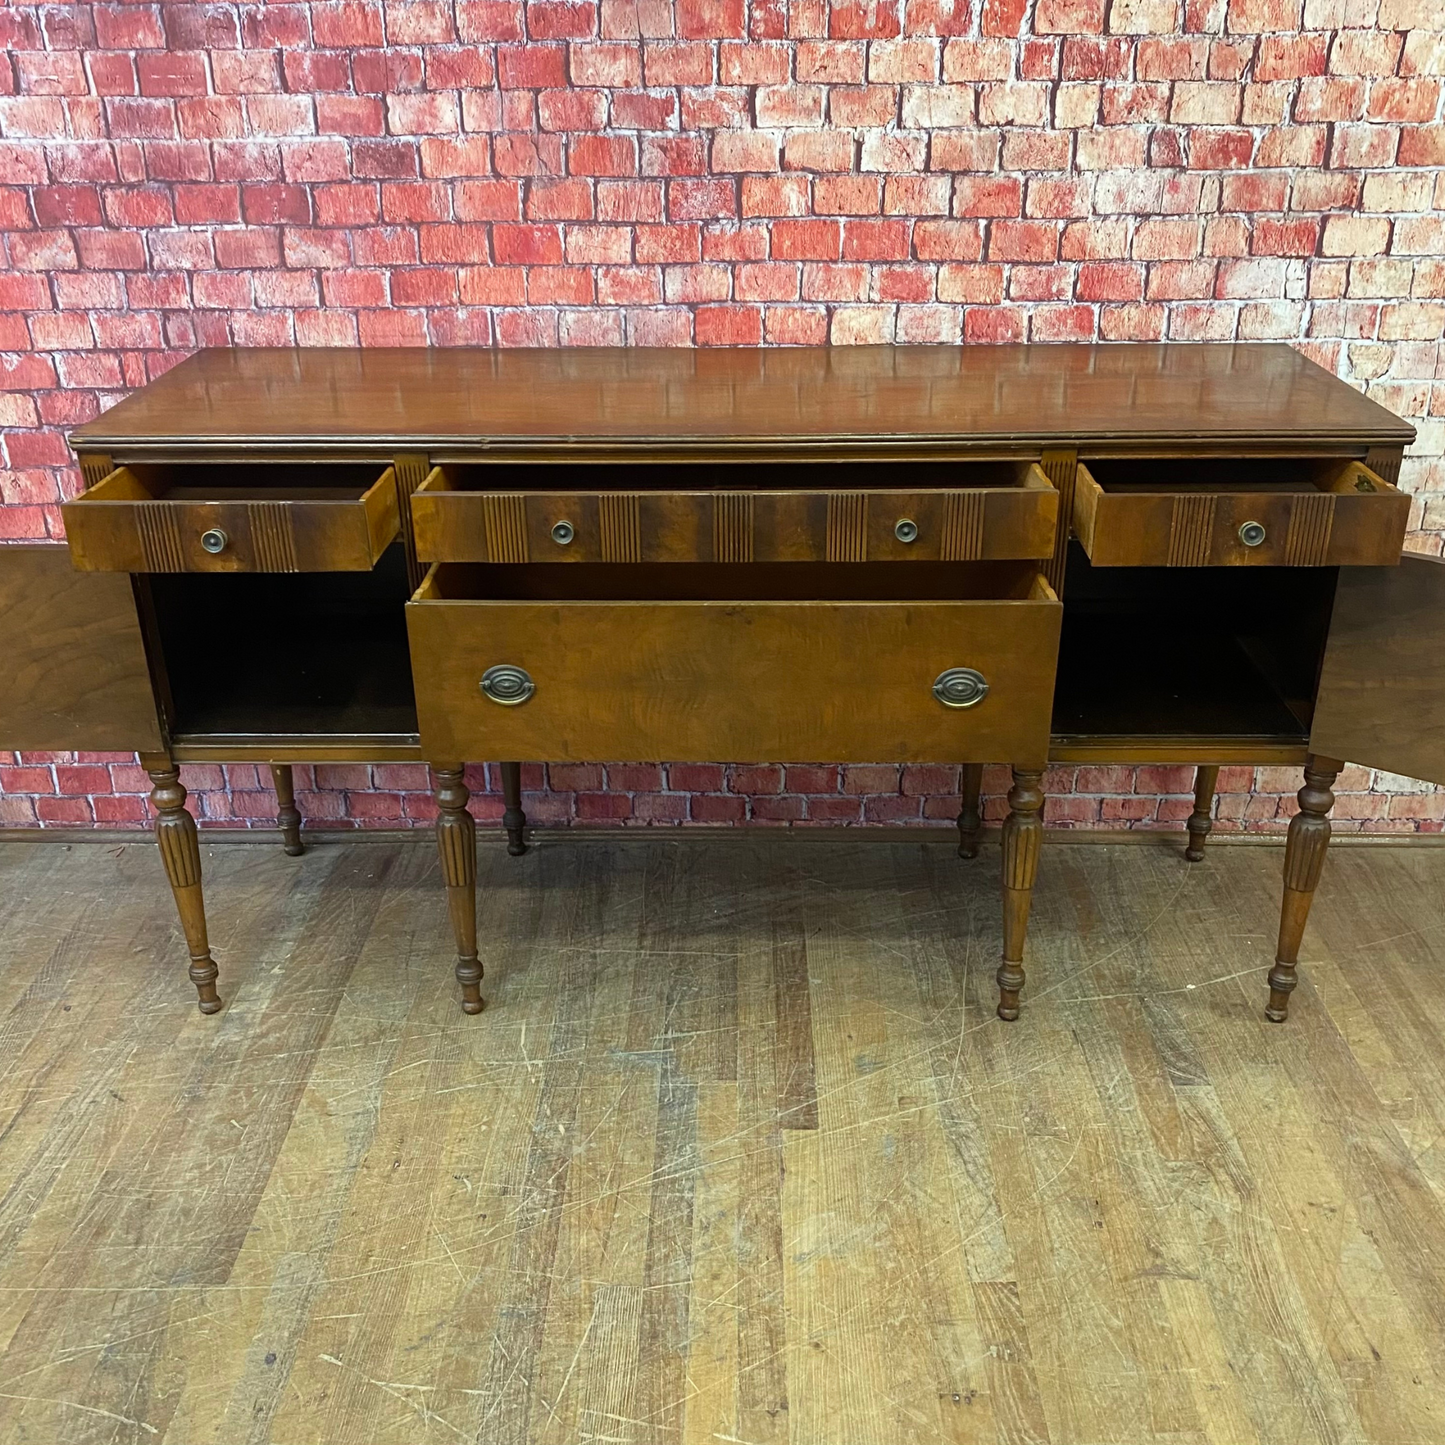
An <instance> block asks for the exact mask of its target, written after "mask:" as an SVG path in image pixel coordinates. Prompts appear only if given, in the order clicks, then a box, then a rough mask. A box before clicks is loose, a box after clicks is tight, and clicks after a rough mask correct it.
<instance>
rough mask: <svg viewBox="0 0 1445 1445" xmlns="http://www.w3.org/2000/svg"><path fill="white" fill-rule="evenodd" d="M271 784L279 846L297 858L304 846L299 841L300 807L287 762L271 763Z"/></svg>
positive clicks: (304, 848) (302, 851) (304, 849)
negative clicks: (279, 838)
mask: <svg viewBox="0 0 1445 1445" xmlns="http://www.w3.org/2000/svg"><path fill="white" fill-rule="evenodd" d="M271 785H272V786H273V787H274V788H275V789H276V826H277V827H278V828H280V829H281V846H282V847H283V848H284V849H285V850H286V852H287V854H288V855H289V856H290V857H292V858H299V857H300V856H301V855H302V854H303V853H304V852H305V851H306V846H305V844H303V843H302V841H301V809H300V808H298V807H297V806H296V783H295V780H294V779H293V778H292V776H291V765H290V764H289V763H272V764H271Z"/></svg>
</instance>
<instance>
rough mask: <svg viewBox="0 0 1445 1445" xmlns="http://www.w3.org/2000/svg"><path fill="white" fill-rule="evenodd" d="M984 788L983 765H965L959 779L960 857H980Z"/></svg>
mask: <svg viewBox="0 0 1445 1445" xmlns="http://www.w3.org/2000/svg"><path fill="white" fill-rule="evenodd" d="M982 787H983V764H982V763H965V764H964V765H963V773H962V776H961V778H960V779H959V792H960V793H961V794H962V795H963V796H962V797H961V798H960V799H959V803H960V807H959V810H958V856H959V857H960V858H977V857H978V835H979V834H980V833H981V832H982V831H983V818H982V817H981V816H980V814H979V811H978V795H979V791H980V789H981V788H982Z"/></svg>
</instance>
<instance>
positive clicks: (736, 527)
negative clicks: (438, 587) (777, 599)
mask: <svg viewBox="0 0 1445 1445" xmlns="http://www.w3.org/2000/svg"><path fill="white" fill-rule="evenodd" d="M574 471H575V473H576V476H577V478H578V483H579V485H578V489H577V490H575V491H551V490H542V489H540V488H539V489H538V490H530V489H520V490H519V489H513V490H488V489H487V488H488V484H489V483H490V482H492V481H496V482H498V483H500V482H501V481H502V480H503V479H504V478H502V477H501V476H500V475H498V476H495V477H492V476H489V475H488V473H487V472H486V470H485V469H484V468H480V467H472V468H451V467H437V468H435V469H434V470H433V471H432V473H431V475H430V476H429V477H428V478H427V479H426V481H425V482H424V483H423V484H422V486H421V487H420V488H418V490H417V491H416V493H415V494H414V495H413V496H412V499H411V515H412V525H413V530H414V532H415V536H416V546H417V555H418V556H419V557H420V558H421V560H422V561H424V562H909V561H917V562H938V561H943V562H970V561H997V560H1006V559H1013V558H1036V557H1047V556H1049V555H1050V554H1051V552H1052V550H1053V546H1054V533H1055V528H1056V526H1057V521H1058V505H1059V503H1058V493H1057V492H1056V491H1055V490H1054V488H1053V486H1052V485H1051V484H1050V482H1049V480H1048V478H1047V477H1046V476H1045V475H1044V474H1043V472H1042V470H1041V469H1040V468H1039V467H1038V465H1037V464H1035V463H1027V462H1025V463H1018V464H1012V463H1009V464H1002V465H1001V466H997V467H994V468H992V469H991V471H992V472H994V473H1000V474H1001V475H1000V484H999V485H986V486H985V485H979V486H969V485H959V486H954V487H936V486H919V487H917V488H913V489H904V488H901V487H887V488H882V487H880V488H876V489H870V488H867V487H862V488H849V489H844V488H839V489H836V490H833V489H828V490H824V489H818V488H803V487H800V488H796V489H793V488H787V489H781V488H779V489H775V488H770V487H756V488H755V487H747V486H742V485H736V486H729V487H726V488H718V489H710V490H701V489H698V490H694V489H691V488H688V487H686V485H685V482H686V475H687V474H686V470H685V469H678V470H677V471H676V472H675V473H674V475H675V476H676V478H677V479H678V480H679V481H681V482H683V483H684V485H683V486H681V487H679V488H678V489H676V490H673V489H671V488H668V487H662V486H658V487H648V488H646V489H639V490H636V491H629V490H626V489H619V490H606V491H603V490H591V491H590V490H586V489H585V480H586V476H587V469H586V468H585V467H577V468H575V469H574ZM779 474H781V473H779ZM505 480H506V481H508V482H514V481H515V480H516V474H515V470H514V471H513V472H512V473H511V474H510V475H508V476H506V477H505ZM960 480H961V481H963V482H966V481H967V480H968V477H967V474H966V472H961V473H960ZM504 522H505V525H504Z"/></svg>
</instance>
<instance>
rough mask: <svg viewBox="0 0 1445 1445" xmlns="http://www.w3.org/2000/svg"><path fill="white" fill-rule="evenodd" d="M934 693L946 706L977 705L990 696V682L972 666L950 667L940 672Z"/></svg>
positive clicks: (934, 686)
mask: <svg viewBox="0 0 1445 1445" xmlns="http://www.w3.org/2000/svg"><path fill="white" fill-rule="evenodd" d="M933 695H934V697H936V698H937V699H938V700H939V702H941V703H942V704H943V705H944V707H976V706H977V705H978V704H979V703H981V702H982V701H983V700H984V698H986V697H987V696H988V682H987V681H986V679H985V678H984V675H983V674H982V673H981V672H976V671H975V670H974V669H973V668H971V667H950V668H949V669H948V670H947V671H946V672H940V673H939V674H938V677H937V678H936V679H935V681H934V684H933Z"/></svg>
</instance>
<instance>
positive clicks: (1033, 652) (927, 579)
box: [407, 563, 1063, 765]
mask: <svg viewBox="0 0 1445 1445" xmlns="http://www.w3.org/2000/svg"><path fill="white" fill-rule="evenodd" d="M1062 610H1063V609H1062V607H1061V606H1060V603H1059V600H1058V598H1057V597H1056V596H1055V595H1054V593H1053V591H1052V590H1051V589H1050V587H1049V585H1048V583H1047V582H1046V581H1045V580H1044V579H1043V578H1042V577H1041V576H1040V575H1039V574H1038V572H1037V569H1036V568H1035V567H1034V566H1032V565H1031V564H1022V563H982V564H973V565H968V564H946V563H933V564H922V565H920V566H918V567H907V568H903V567H900V568H891V567H890V568H884V569H882V570H881V572H880V569H878V568H876V567H866V566H859V565H857V564H854V563H838V564H827V563H824V564H821V565H814V564H803V565H797V564H789V563H756V564H751V565H748V564H737V565H735V564H706V563H704V564H699V565H697V566H695V567H669V566H666V565H657V566H648V565H642V566H639V567H636V568H629V569H627V570H626V571H623V570H621V569H619V568H615V567H609V566H607V565H605V564H594V565H588V564H583V565H581V566H576V567H542V566H537V565H529V566H478V565H460V564H442V565H440V566H434V567H433V568H432V569H431V570H430V572H429V573H428V574H427V577H426V579H425V581H424V582H423V584H422V586H421V587H420V588H419V589H418V591H417V592H416V594H415V596H414V597H413V598H412V600H411V602H410V603H409V604H408V605H407V627H408V633H409V636H410V639H411V657H412V669H413V680H414V683H415V689H416V701H417V720H418V725H419V729H420V733H421V739H422V749H423V751H424V752H425V754H426V756H427V757H428V758H430V759H431V760H433V761H434V762H447V761H458V760H463V759H468V758H510V757H521V758H551V759H554V760H557V761H575V762H597V761H603V760H606V759H609V758H628V759H633V760H638V761H655V760H658V759H663V758H671V759H677V760H684V761H706V760H708V759H712V758H742V759H747V760H749V761H759V762H787V761H799V760H806V759H809V758H832V759H837V760H841V761H865V760H868V761H875V762H887V761H925V760H928V761H935V762H941V761H955V760H956V761H963V762H989V761H1000V762H1014V763H1019V764H1021V765H1030V764H1034V765H1042V763H1043V761H1044V759H1045V758H1046V756H1047V753H1048V744H1049V720H1050V710H1051V705H1052V699H1053V690H1054V670H1055V663H1056V661H1057V657H1058V645H1059V625H1060V619H1061V614H1062Z"/></svg>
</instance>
